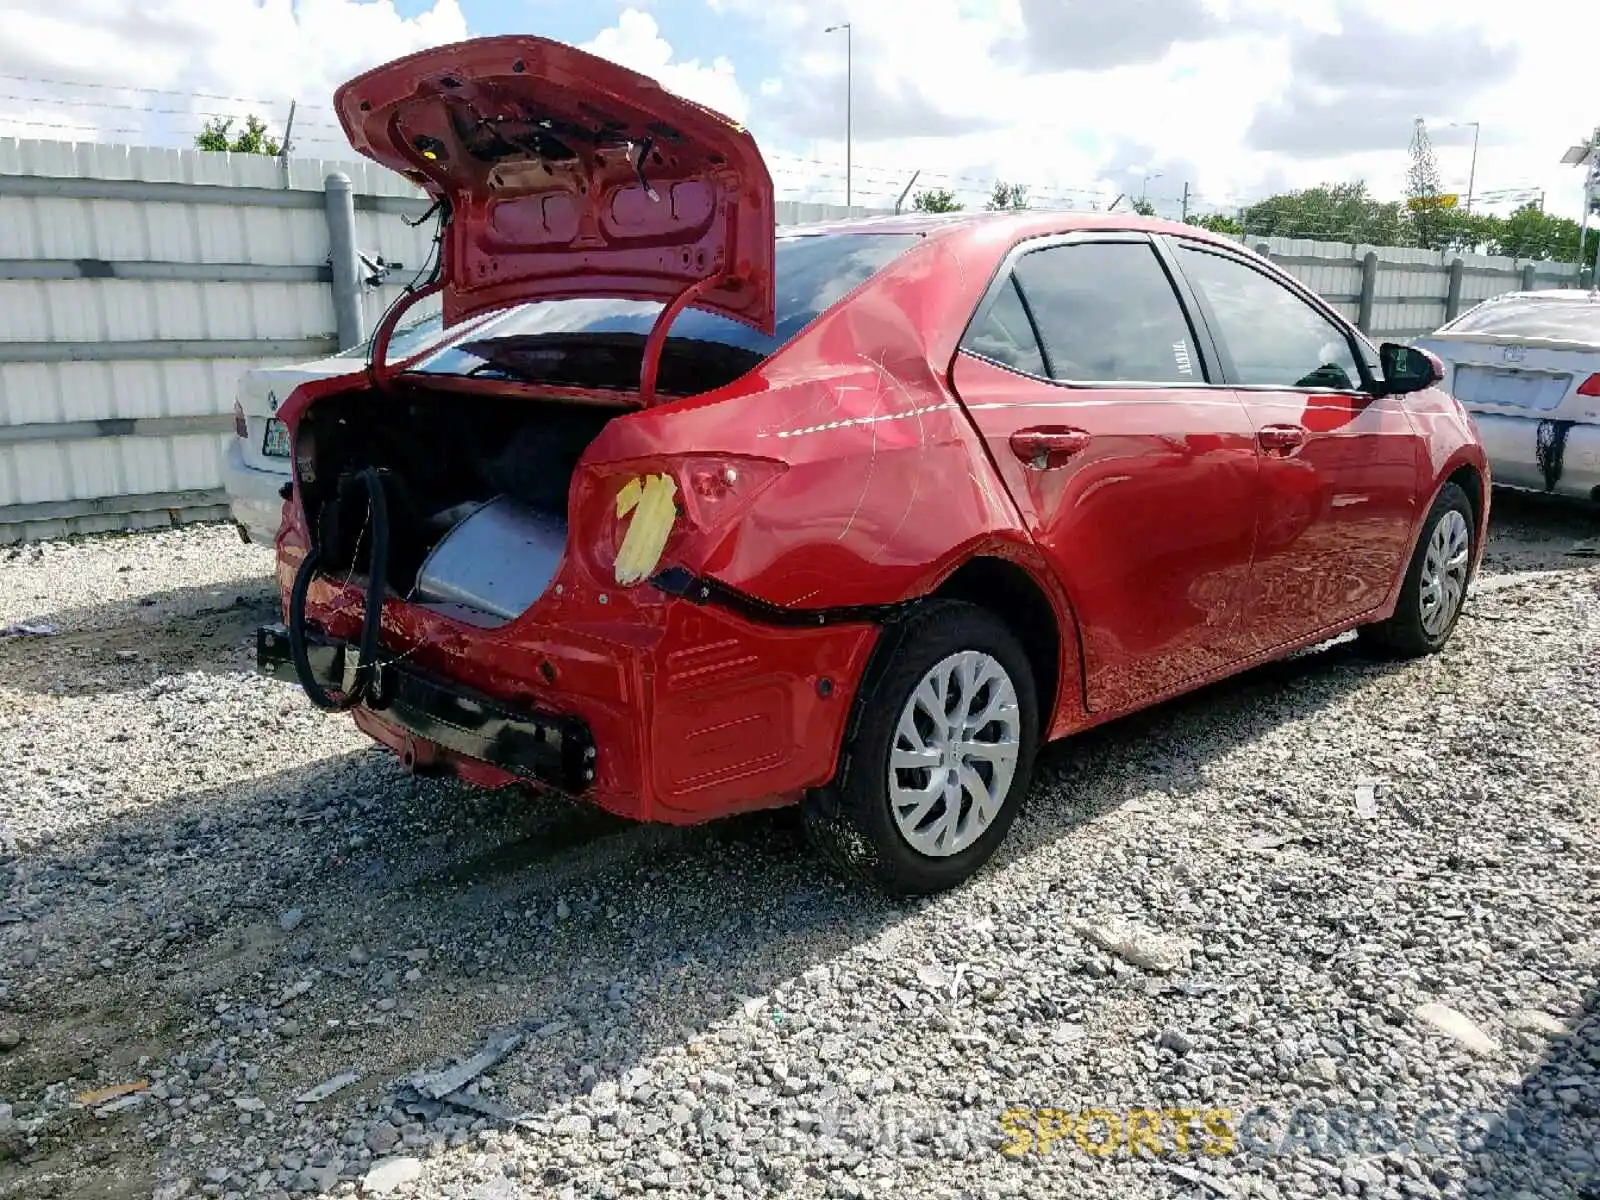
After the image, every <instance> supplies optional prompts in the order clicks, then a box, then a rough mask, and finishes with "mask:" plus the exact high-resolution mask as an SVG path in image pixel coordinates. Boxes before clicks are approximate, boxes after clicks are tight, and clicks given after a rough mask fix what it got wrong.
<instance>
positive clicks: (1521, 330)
mask: <svg viewBox="0 0 1600 1200" xmlns="http://www.w3.org/2000/svg"><path fill="white" fill-rule="evenodd" d="M1446 328H1447V331H1448V332H1450V333H1484V334H1501V335H1504V336H1506V337H1518V338H1528V339H1530V340H1534V339H1538V340H1542V341H1549V342H1594V343H1597V344H1600V294H1596V293H1593V292H1591V293H1590V294H1589V295H1588V296H1585V297H1582V298H1577V297H1571V296H1562V297H1561V298H1559V299H1557V298H1555V297H1551V298H1549V299H1545V298H1544V297H1539V296H1518V297H1516V298H1515V299H1511V300H1494V301H1491V302H1489V303H1487V304H1480V305H1479V306H1478V307H1477V308H1475V309H1473V310H1472V311H1471V312H1469V313H1466V314H1465V315H1463V316H1462V317H1461V318H1460V319H1459V320H1457V321H1455V322H1453V323H1452V324H1451V325H1449V326H1447V327H1446Z"/></svg>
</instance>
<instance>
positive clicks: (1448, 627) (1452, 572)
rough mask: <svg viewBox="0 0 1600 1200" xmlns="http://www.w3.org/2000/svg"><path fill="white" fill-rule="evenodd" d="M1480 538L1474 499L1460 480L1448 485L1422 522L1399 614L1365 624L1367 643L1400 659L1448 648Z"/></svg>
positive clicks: (1381, 653)
mask: <svg viewBox="0 0 1600 1200" xmlns="http://www.w3.org/2000/svg"><path fill="white" fill-rule="evenodd" d="M1476 540H1477V530H1476V528H1475V524H1474V521H1473V512H1472V502H1471V501H1470V500H1468V499H1467V494H1466V492H1464V491H1462V490H1461V487H1460V485H1458V484H1454V483H1447V484H1445V485H1444V487H1442V488H1440V489H1439V495H1438V497H1437V498H1436V499H1435V500H1434V502H1433V507H1432V508H1431V509H1429V511H1428V517H1427V519H1426V520H1425V521H1423V523H1422V531H1421V533H1420V534H1419V535H1418V537H1417V544H1416V547H1415V549H1413V550H1412V552H1411V563H1410V565H1409V566H1408V567H1407V568H1406V578H1405V582H1404V583H1403V584H1402V585H1401V587H1400V599H1399V601H1398V603H1396V605H1395V610H1394V615H1393V616H1392V617H1390V618H1389V619H1388V620H1387V621H1380V622H1378V623H1377V624H1374V625H1364V626H1362V628H1361V630H1360V637H1361V642H1362V645H1363V647H1365V648H1366V649H1368V650H1370V651H1372V652H1373V653H1374V654H1376V655H1378V656H1381V657H1385V658H1399V659H1404V658H1419V657H1421V656H1422V655H1424V654H1436V653H1438V652H1439V651H1440V650H1442V649H1444V645H1445V643H1446V642H1448V641H1449V640H1450V635H1451V633H1452V632H1454V630H1455V627H1456V622H1457V621H1458V620H1460V619H1461V609H1462V607H1463V605H1465V604H1466V600H1467V583H1468V575H1469V573H1470V571H1471V569H1472V556H1473V552H1474V550H1475V549H1476V546H1475V542H1476Z"/></svg>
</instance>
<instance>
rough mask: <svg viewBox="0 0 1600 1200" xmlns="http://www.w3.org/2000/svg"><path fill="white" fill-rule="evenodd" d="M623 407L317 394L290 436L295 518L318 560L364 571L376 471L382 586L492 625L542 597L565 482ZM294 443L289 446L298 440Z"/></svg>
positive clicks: (561, 532) (557, 550)
mask: <svg viewBox="0 0 1600 1200" xmlns="http://www.w3.org/2000/svg"><path fill="white" fill-rule="evenodd" d="M626 411H628V410H626V409H622V408H613V407H600V406H596V405H590V404H581V403H573V402H571V401H553V400H538V399H532V398H526V397H488V396H476V395H461V394H456V393H452V392H445V391H433V392H430V391H426V390H423V389H421V388H411V387H407V388H406V389H404V391H397V392H396V393H395V394H381V393H378V392H374V391H371V390H361V391H356V392H349V393H344V394H340V395H335V396H329V397H326V398H324V399H322V400H320V401H318V402H316V403H314V404H312V405H311V407H310V408H308V409H307V411H306V414H305V416H304V417H303V418H302V420H301V425H300V432H299V435H298V437H297V442H298V443H299V444H300V445H302V446H305V447H307V448H308V449H309V450H310V459H311V467H312V472H311V474H312V476H313V477H311V478H308V477H307V475H306V473H305V471H304V469H303V466H304V464H303V463H302V473H301V483H302V497H303V502H304V505H305V510H306V514H305V515H306V521H307V524H308V525H309V527H310V528H311V529H312V530H313V531H314V532H315V538H316V541H317V545H318V547H319V549H320V552H321V564H322V569H323V570H324V571H326V572H328V573H337V574H345V573H349V574H353V575H355V576H363V577H364V575H365V573H366V571H367V569H368V564H369V561H370V560H369V555H370V553H371V549H370V547H371V538H372V533H373V531H372V529H371V527H370V516H369V506H368V499H367V494H366V492H365V490H364V489H362V488H361V487H359V486H358V487H356V488H354V489H353V490H350V491H348V492H345V493H344V494H343V495H341V489H340V481H341V479H344V478H345V477H347V476H350V475H353V474H355V473H356V472H359V471H361V470H363V469H364V468H367V467H376V468H378V469H379V470H380V471H381V472H382V473H383V483H384V496H385V499H386V501H387V505H386V506H387V508H388V526H389V528H388V569H387V571H386V575H387V579H386V581H385V582H386V583H387V585H388V589H389V591H390V593H391V594H394V595H399V596H403V597H405V598H406V599H407V600H408V601H410V602H412V603H416V604H420V605H423V606H426V607H430V608H435V609H439V610H441V611H445V612H448V613H449V614H450V615H452V616H454V617H456V618H457V619H460V620H464V621H466V622H468V623H470V624H474V625H478V626H481V627H489V628H492V627H494V626H498V625H503V624H505V623H506V622H508V621H511V620H513V619H515V618H516V617H517V616H519V615H521V613H523V612H525V611H526V610H527V609H528V608H529V607H530V606H531V605H532V604H533V603H534V602H535V601H536V600H538V598H539V597H540V596H541V595H543V594H544V591H545V589H546V588H547V587H548V586H549V584H550V581H551V579H552V578H553V577H554V575H555V572H556V569H557V567H558V565H559V563H560V561H561V556H562V554H563V552H564V550H565V548H566V536H567V490H568V486H569V484H570V482H571V479H572V474H573V471H574V470H575V469H576V467H577V463H578V460H579V458H580V457H581V456H582V455H583V452H584V450H585V449H586V448H587V447H588V445H589V443H590V442H592V441H593V440H594V439H595V437H596V436H598V435H599V433H600V431H601V429H602V428H604V427H605V425H606V424H607V423H608V422H609V421H611V420H612V419H614V418H615V417H617V416H619V415H622V414H623V413H624V412H626ZM297 453H298V451H297Z"/></svg>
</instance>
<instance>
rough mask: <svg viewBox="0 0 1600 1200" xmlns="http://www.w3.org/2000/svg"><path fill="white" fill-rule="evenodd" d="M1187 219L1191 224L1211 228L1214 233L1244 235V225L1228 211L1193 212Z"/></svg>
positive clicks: (1230, 235)
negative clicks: (1227, 212) (1229, 214)
mask: <svg viewBox="0 0 1600 1200" xmlns="http://www.w3.org/2000/svg"><path fill="white" fill-rule="evenodd" d="M1185 220H1186V221H1187V222H1188V223H1189V224H1190V225H1198V226H1199V227H1200V228H1201V229H1209V230H1210V231H1211V232H1212V233H1225V234H1227V235H1228V236H1229V237H1243V236H1244V226H1243V225H1241V224H1239V222H1237V221H1235V220H1234V219H1233V218H1232V217H1230V216H1228V215H1227V214H1226V213H1219V212H1215V213H1191V214H1190V215H1189V216H1188V217H1186V218H1185Z"/></svg>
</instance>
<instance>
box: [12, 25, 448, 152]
mask: <svg viewBox="0 0 1600 1200" xmlns="http://www.w3.org/2000/svg"><path fill="white" fill-rule="evenodd" d="M466 36H467V23H466V18H465V17H464V16H463V15H462V12H461V8H460V5H459V4H458V3H457V0H434V3H433V5H432V7H431V8H429V9H427V10H425V11H424V12H422V13H420V14H418V15H417V16H414V17H401V16H400V15H399V13H398V12H397V11H396V10H395V7H394V4H393V3H392V2H391V0H376V2H375V3H364V2H359V0H139V3H136V4H130V3H128V2H127V0H53V2H52V3H50V4H49V5H43V4H41V5H38V6H35V7H31V8H29V9H28V10H27V11H22V10H20V9H17V8H11V9H5V8H0V75H4V76H8V77H10V78H6V79H4V80H0V83H4V85H5V86H4V87H0V92H3V93H5V94H7V95H8V96H20V97H28V98H29V99H6V100H0V132H12V133H16V134H21V135H26V136H35V137H50V136H58V137H70V136H73V135H72V133H71V132H70V128H71V127H76V128H79V129H83V128H88V129H96V130H100V131H101V132H102V134H103V135H107V134H110V133H113V132H114V133H119V134H122V135H123V136H121V137H120V138H118V139H117V140H129V141H132V140H137V139H136V138H135V137H132V136H128V135H126V134H125V133H124V132H123V131H126V130H137V131H139V132H141V133H145V134H148V135H153V136H154V140H158V141H160V142H161V143H162V144H176V143H175V142H174V137H175V136H176V137H177V138H178V140H179V141H181V140H182V137H183V135H185V134H187V133H190V132H192V131H193V130H195V129H197V128H198V125H199V122H200V119H201V118H203V116H204V115H205V114H209V113H223V114H226V115H232V116H239V117H242V116H243V115H244V114H245V113H246V112H249V111H257V112H261V113H262V115H264V116H267V117H269V118H270V119H271V124H272V127H273V128H274V130H275V131H278V132H281V130H282V126H283V122H284V119H285V118H286V117H287V115H288V102H289V101H290V100H291V99H293V100H296V101H298V102H299V110H298V113H297V116H296V120H295V128H296V130H297V131H298V133H297V136H296V139H295V140H296V141H297V142H298V143H300V144H301V145H302V147H306V148H309V149H310V150H311V151H312V152H315V153H321V154H328V155H332V154H335V153H337V152H338V151H339V150H341V149H342V150H343V153H345V154H349V153H350V150H349V148H348V145H347V144H346V143H345V140H344V136H343V134H342V133H341V132H340V130H339V129H338V128H337V126H336V124H335V121H334V116H333V111H332V109H331V108H329V107H327V106H328V104H329V102H330V100H331V99H332V96H333V91H334V89H335V88H336V87H337V86H338V85H339V84H341V83H343V82H344V81H345V80H346V79H348V78H350V77H351V76H352V75H355V74H358V73H360V72H361V71H363V70H365V69H367V68H368V67H372V66H376V65H377V64H379V63H382V62H384V61H386V60H388V59H392V58H396V57H398V56H400V55H403V54H408V53H411V52H412V51H414V50H420V49H422V48H424V47H426V46H431V45H438V44H441V43H445V42H454V41H460V40H462V39H463V38H465V37H466ZM59 80H65V81H70V82H71V83H75V84H87V85H99V86H64V85H61V84H58V83H54V82H39V81H59ZM106 85H116V86H106ZM150 89H161V90H160V91H153V90H150ZM194 93H209V96H207V97H203V98H194V96H193V94H194ZM217 97H237V98H239V99H218V98H217ZM40 104H45V105H48V106H49V107H48V109H47V110H46V111H47V112H48V114H49V115H48V116H44V115H40ZM170 110H177V111H176V112H174V111H170ZM29 122H33V124H29ZM44 122H48V123H49V124H48V125H43V124H41V123H44ZM51 126H57V127H59V126H68V127H69V129H68V130H63V129H61V128H52V127H51Z"/></svg>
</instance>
